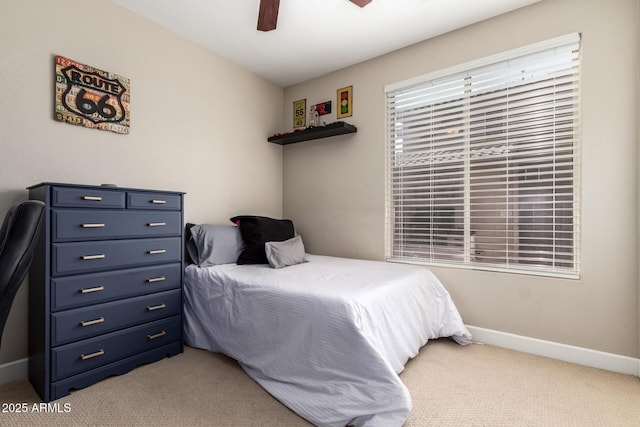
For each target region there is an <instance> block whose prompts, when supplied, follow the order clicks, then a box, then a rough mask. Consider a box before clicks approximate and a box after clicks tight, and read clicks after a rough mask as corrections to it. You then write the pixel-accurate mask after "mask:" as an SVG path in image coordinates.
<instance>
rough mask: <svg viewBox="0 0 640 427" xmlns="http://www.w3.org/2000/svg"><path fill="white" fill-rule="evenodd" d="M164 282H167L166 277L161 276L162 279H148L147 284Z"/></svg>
mask: <svg viewBox="0 0 640 427" xmlns="http://www.w3.org/2000/svg"><path fill="white" fill-rule="evenodd" d="M164 280H167V278H166V277H164V276H160V277H152V278H151V279H147V283H155V282H162V281H164Z"/></svg>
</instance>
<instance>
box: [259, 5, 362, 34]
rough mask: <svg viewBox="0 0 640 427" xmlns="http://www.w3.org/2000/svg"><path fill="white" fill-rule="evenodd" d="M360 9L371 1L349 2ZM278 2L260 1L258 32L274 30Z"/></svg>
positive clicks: (278, 6)
mask: <svg viewBox="0 0 640 427" xmlns="http://www.w3.org/2000/svg"><path fill="white" fill-rule="evenodd" d="M349 1H350V2H351V3H354V4H356V5H358V6H360V7H365V6H366V5H368V4H369V3H371V0H349ZM279 8H280V0H260V10H259V11H258V30H259V31H271V30H275V29H276V25H277V24H278V9H279Z"/></svg>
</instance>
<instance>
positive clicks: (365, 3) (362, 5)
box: [350, 0, 371, 7]
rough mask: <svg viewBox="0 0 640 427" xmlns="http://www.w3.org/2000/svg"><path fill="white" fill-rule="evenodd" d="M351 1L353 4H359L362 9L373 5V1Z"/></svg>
mask: <svg viewBox="0 0 640 427" xmlns="http://www.w3.org/2000/svg"><path fill="white" fill-rule="evenodd" d="M350 1H351V3H354V4H357V5H358V6H360V7H365V6H366V5H368V4H369V3H371V0H350Z"/></svg>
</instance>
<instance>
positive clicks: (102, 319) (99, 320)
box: [80, 317, 104, 326]
mask: <svg viewBox="0 0 640 427" xmlns="http://www.w3.org/2000/svg"><path fill="white" fill-rule="evenodd" d="M102 322H104V317H99V318H97V319H94V320H87V321H86V322H80V326H91V325H97V324H98V323H102Z"/></svg>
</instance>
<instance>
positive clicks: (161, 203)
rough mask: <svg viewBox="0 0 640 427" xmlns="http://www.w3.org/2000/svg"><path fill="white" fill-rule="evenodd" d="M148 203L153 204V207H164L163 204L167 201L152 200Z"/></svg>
mask: <svg viewBox="0 0 640 427" xmlns="http://www.w3.org/2000/svg"><path fill="white" fill-rule="evenodd" d="M150 203H153V204H154V205H164V204H165V203H167V201H166V200H157V199H153V200H150Z"/></svg>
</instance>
